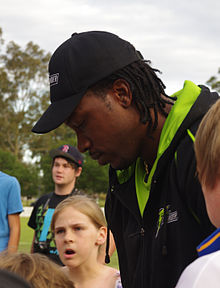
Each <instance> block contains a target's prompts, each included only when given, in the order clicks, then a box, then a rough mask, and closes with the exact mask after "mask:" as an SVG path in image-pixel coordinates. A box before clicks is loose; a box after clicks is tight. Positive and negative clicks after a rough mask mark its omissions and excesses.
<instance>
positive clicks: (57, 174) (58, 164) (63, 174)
mask: <svg viewBox="0 0 220 288" xmlns="http://www.w3.org/2000/svg"><path fill="white" fill-rule="evenodd" d="M79 174H80V173H79V171H78V170H75V169H74V168H73V167H72V165H71V164H70V163H69V162H68V161H67V160H66V159H64V158H62V157H57V158H55V159H54V163H53V167H52V177H53V181H54V183H55V184H57V185H69V184H71V183H73V182H75V180H76V177H78V176H79Z"/></svg>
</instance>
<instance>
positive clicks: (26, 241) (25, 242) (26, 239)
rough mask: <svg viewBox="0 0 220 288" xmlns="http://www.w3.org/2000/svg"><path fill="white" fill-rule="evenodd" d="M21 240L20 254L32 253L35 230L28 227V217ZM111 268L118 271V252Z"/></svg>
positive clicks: (22, 221)
mask: <svg viewBox="0 0 220 288" xmlns="http://www.w3.org/2000/svg"><path fill="white" fill-rule="evenodd" d="M20 219H21V238H20V243H19V249H18V250H19V251H20V252H30V250H31V244H32V240H33V235H34V230H33V229H31V228H30V227H29V226H28V225H27V222H28V219H29V218H28V217H21V218H20ZM109 266H111V267H114V268H116V269H118V256H117V252H115V253H114V254H113V255H112V257H111V262H110V264H109Z"/></svg>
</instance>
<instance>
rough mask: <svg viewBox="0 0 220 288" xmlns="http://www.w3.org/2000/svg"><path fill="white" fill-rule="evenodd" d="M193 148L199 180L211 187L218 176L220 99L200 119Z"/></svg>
mask: <svg viewBox="0 0 220 288" xmlns="http://www.w3.org/2000/svg"><path fill="white" fill-rule="evenodd" d="M194 148H195V154H196V161H197V170H198V172H199V174H198V177H199V180H200V182H203V183H204V184H205V185H206V186H207V187H210V188H212V187H213V185H214V184H215V181H216V179H217V177H220V175H219V173H220V99H219V100H217V102H216V103H215V104H213V105H212V107H211V108H210V109H209V110H208V112H207V113H206V114H205V116H204V118H203V119H202V121H201V123H200V125H199V128H198V130H197V133H196V137H195V143H194Z"/></svg>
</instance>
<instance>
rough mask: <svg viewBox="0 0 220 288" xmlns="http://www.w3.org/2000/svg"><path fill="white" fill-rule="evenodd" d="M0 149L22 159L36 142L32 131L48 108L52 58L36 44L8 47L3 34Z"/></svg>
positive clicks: (0, 87) (0, 72)
mask: <svg viewBox="0 0 220 288" xmlns="http://www.w3.org/2000/svg"><path fill="white" fill-rule="evenodd" d="M0 45H1V50H0V51H2V50H4V53H2V52H1V54H0V105H1V115H0V122H1V123H4V125H1V127H0V137H1V143H0V147H1V148H3V149H4V150H5V151H9V152H11V153H12V154H14V155H15V157H16V158H17V159H22V157H23V155H24V150H25V149H27V148H28V146H29V143H31V142H32V141H34V140H33V133H31V128H32V127H33V124H34V122H35V121H36V120H37V119H38V118H39V116H40V115H41V114H42V111H43V110H44V108H45V107H46V105H48V100H49V96H48V95H49V93H48V90H49V89H48V84H47V78H48V76H47V65H48V61H49V58H50V54H49V53H46V52H45V51H44V50H42V49H40V47H39V46H38V45H36V44H34V43H33V42H29V43H27V45H26V47H25V48H24V49H23V48H21V47H20V46H18V45H17V44H16V43H14V42H13V41H11V42H9V43H8V44H7V45H4V40H3V39H2V30H0Z"/></svg>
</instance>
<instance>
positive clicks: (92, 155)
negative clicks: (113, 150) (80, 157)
mask: <svg viewBox="0 0 220 288" xmlns="http://www.w3.org/2000/svg"><path fill="white" fill-rule="evenodd" d="M89 155H90V157H91V158H92V159H93V160H98V159H99V157H100V156H101V155H102V153H99V152H89Z"/></svg>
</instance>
